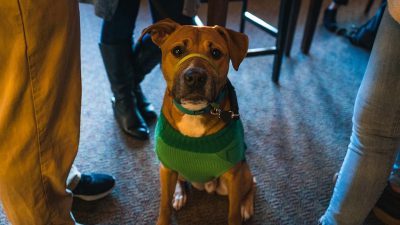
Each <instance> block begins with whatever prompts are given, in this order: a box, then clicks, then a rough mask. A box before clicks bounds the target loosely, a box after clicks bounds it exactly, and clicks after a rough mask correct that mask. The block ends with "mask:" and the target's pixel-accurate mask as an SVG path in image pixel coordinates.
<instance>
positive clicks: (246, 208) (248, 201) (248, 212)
mask: <svg viewBox="0 0 400 225" xmlns="http://www.w3.org/2000/svg"><path fill="white" fill-rule="evenodd" d="M243 176H244V180H246V182H245V184H246V185H247V188H249V189H247V190H248V192H247V194H246V195H245V197H244V199H243V201H242V204H241V206H240V212H241V215H242V220H243V221H246V220H248V219H249V218H250V217H251V216H253V214H254V196H255V193H256V178H255V177H253V175H252V174H251V172H250V169H249V166H248V164H247V163H244V165H243ZM244 190H246V189H244Z"/></svg>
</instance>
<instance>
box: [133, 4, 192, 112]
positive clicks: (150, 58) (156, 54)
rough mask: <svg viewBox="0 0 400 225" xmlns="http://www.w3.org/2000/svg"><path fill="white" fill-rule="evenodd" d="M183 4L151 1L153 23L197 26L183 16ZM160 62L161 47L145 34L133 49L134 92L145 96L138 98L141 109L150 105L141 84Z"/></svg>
mask: <svg viewBox="0 0 400 225" xmlns="http://www.w3.org/2000/svg"><path fill="white" fill-rule="evenodd" d="M183 3H184V0H175V1H168V0H149V4H150V11H151V15H152V19H153V23H156V22H158V21H160V20H162V19H166V18H170V19H172V20H175V21H176V22H178V23H180V24H186V25H195V21H194V18H193V17H188V16H185V15H183V13H182V10H183ZM160 61H161V51H160V49H159V47H158V46H156V45H155V44H154V43H153V41H152V40H151V38H150V35H149V34H145V35H144V36H143V37H142V40H140V41H139V42H137V43H136V44H135V46H134V49H133V63H134V67H135V71H136V77H135V88H134V89H133V90H134V93H135V95H136V96H143V97H139V98H138V105H139V106H140V105H141V106H142V107H141V108H144V109H146V108H147V107H148V105H149V103H148V101H147V99H146V98H145V97H144V95H143V92H142V90H141V88H140V83H141V82H142V80H143V79H144V77H145V75H146V74H148V73H150V71H151V70H152V69H153V68H154V67H155V66H156V65H157V64H159V63H160ZM143 111H144V112H143ZM146 111H149V110H142V111H141V113H142V115H146V114H148V113H146ZM151 115H152V114H150V117H151ZM148 117H149V116H148Z"/></svg>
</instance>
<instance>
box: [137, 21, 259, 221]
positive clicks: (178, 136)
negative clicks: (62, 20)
mask: <svg viewBox="0 0 400 225" xmlns="http://www.w3.org/2000/svg"><path fill="white" fill-rule="evenodd" d="M146 33H149V34H150V35H151V38H152V40H153V42H154V43H155V44H156V45H158V46H159V47H160V48H161V51H162V63H161V65H162V66H161V67H162V72H163V74H164V78H165V80H166V83H167V90H166V92H165V96H164V101H163V106H162V111H161V115H160V118H159V121H158V123H157V128H156V152H157V155H158V158H159V159H160V161H161V165H160V183H161V202H160V212H159V217H158V221H157V224H158V225H166V224H169V223H170V217H171V206H173V207H174V208H175V209H176V210H179V209H180V208H181V207H182V206H183V205H184V204H185V203H186V199H187V196H186V192H185V185H184V181H185V180H186V181H189V182H191V183H192V185H193V186H194V187H195V188H197V189H200V190H206V191H207V192H209V193H213V192H217V193H218V194H221V195H228V198H229V216H228V222H229V224H230V225H233V224H241V223H242V221H243V220H246V219H248V218H250V217H251V216H252V215H253V211H254V210H253V204H254V193H255V180H254V179H253V176H252V174H251V172H250V169H249V166H248V164H247V163H246V161H245V158H244V150H245V144H244V141H243V126H242V124H241V122H240V120H239V115H238V112H237V111H238V107H237V99H236V95H235V93H234V89H233V87H232V86H231V84H230V82H229V80H228V78H227V75H228V69H229V61H230V60H231V61H232V64H233V67H234V68H235V69H236V70H237V69H238V67H239V64H240V63H241V62H242V60H243V58H244V57H245V56H246V53H247V48H248V38H247V36H246V35H244V34H241V33H238V32H235V31H232V30H229V29H225V28H223V27H219V26H214V27H196V26H181V25H179V24H177V23H175V22H173V21H171V20H168V19H167V20H162V21H160V22H158V23H156V24H154V25H151V26H150V27H148V28H146V29H145V30H144V31H143V33H142V35H144V34H146ZM171 202H172V205H171Z"/></svg>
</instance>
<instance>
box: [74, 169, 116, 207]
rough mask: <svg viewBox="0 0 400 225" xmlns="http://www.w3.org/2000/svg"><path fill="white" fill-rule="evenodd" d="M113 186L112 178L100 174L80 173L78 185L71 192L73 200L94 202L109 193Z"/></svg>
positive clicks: (113, 180)
mask: <svg viewBox="0 0 400 225" xmlns="http://www.w3.org/2000/svg"><path fill="white" fill-rule="evenodd" d="M114 186H115V178H114V177H113V176H110V175H107V174H101V173H88V174H85V173H82V174H81V179H80V180H79V183H78V185H77V186H76V187H75V189H74V190H71V191H72V194H73V196H74V197H75V198H80V199H82V200H85V201H94V200H98V199H101V198H104V197H105V196H107V195H108V194H110V193H111V191H112V189H113V188H114Z"/></svg>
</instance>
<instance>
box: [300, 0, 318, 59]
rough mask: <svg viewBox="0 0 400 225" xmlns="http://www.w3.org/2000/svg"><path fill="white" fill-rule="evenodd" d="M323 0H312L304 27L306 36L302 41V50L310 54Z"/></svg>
mask: <svg viewBox="0 0 400 225" xmlns="http://www.w3.org/2000/svg"><path fill="white" fill-rule="evenodd" d="M321 6H322V0H311V1H310V7H309V9H308V14H307V20H306V26H305V28H304V36H303V40H302V42H301V51H302V52H303V53H304V54H308V52H309V51H310V46H311V41H312V39H313V36H314V32H315V28H316V26H317V22H318V17H319V12H320V11H321Z"/></svg>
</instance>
